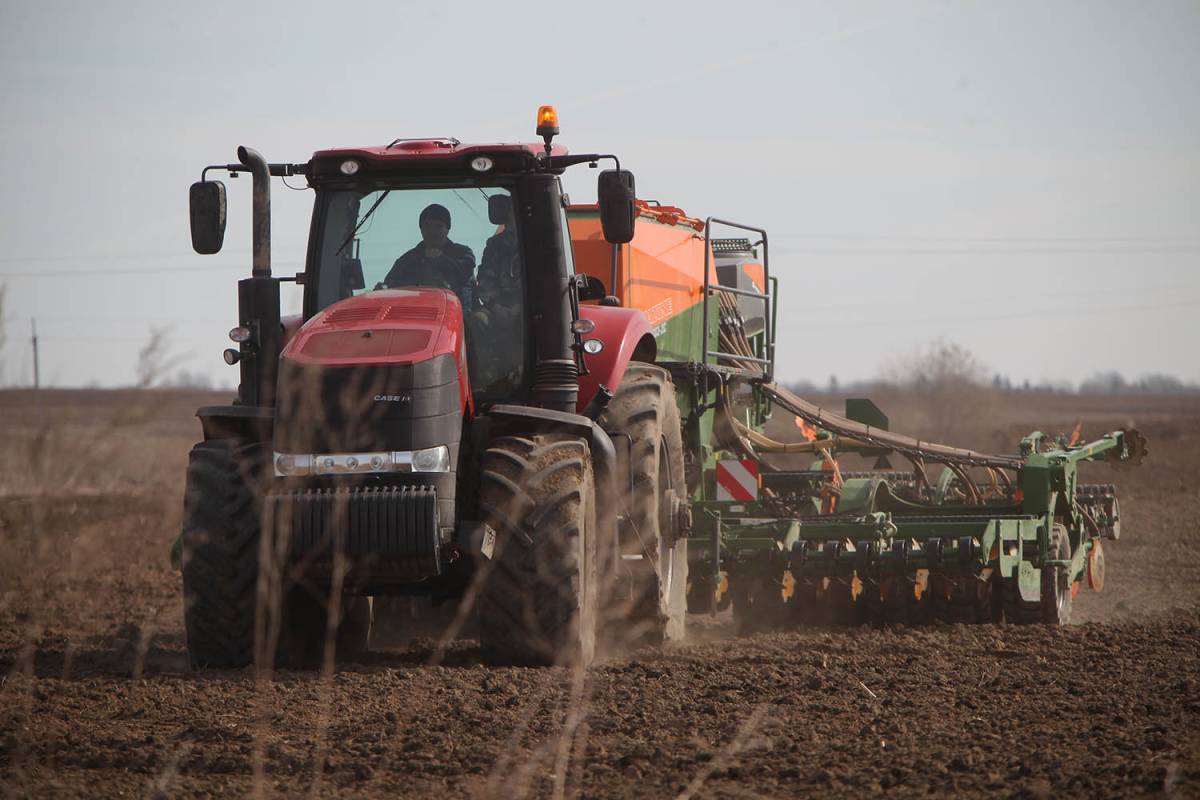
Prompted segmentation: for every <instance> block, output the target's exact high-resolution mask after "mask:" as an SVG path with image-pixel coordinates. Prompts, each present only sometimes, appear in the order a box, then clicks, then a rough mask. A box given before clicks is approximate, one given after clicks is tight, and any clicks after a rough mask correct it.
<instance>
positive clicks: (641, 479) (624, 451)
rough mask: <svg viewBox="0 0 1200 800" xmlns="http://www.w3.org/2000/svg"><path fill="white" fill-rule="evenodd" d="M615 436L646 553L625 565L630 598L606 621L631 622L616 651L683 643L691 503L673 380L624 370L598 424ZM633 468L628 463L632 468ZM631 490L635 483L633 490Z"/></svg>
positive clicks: (652, 370) (652, 371)
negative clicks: (685, 518)
mask: <svg viewBox="0 0 1200 800" xmlns="http://www.w3.org/2000/svg"><path fill="white" fill-rule="evenodd" d="M599 424H600V427H602V428H603V429H604V430H605V431H607V432H608V434H609V436H611V437H612V440H613V445H614V446H615V447H616V450H617V460H618V463H619V464H620V465H621V466H622V467H626V469H623V470H618V474H619V475H628V476H629V484H625V483H624V482H623V481H620V480H619V484H620V485H618V487H617V490H618V491H621V492H628V491H631V492H632V494H631V496H630V497H628V498H627V508H628V510H629V521H630V523H632V525H631V527H632V529H633V530H634V532H635V535H636V536H637V537H638V539H639V541H640V543H641V546H642V549H643V553H642V559H641V560H629V561H625V562H624V563H625V564H626V565H628V566H629V567H630V569H631V570H632V572H633V586H632V591H631V592H630V593H629V594H628V595H627V596H626V597H624V598H621V599H620V600H617V599H616V598H614V599H613V600H612V601H608V600H607V599H606V602H605V605H606V607H607V606H611V608H606V610H605V613H606V616H610V615H611V617H613V618H614V619H620V618H622V617H624V618H625V619H627V620H628V625H624V626H622V627H621V628H619V629H615V630H625V631H628V639H627V641H623V642H618V644H629V645H634V644H652V645H658V644H662V643H663V642H665V641H682V640H683V638H684V635H685V625H686V618H687V583H688V559H687V539H686V537H685V536H684V535H683V532H682V530H681V527H682V525H681V521H680V519H679V516H680V514H682V513H684V512H683V510H682V509H683V505H684V503H685V502H686V500H687V496H688V492H687V484H686V482H685V480H684V472H683V435H682V428H681V425H680V422H679V406H678V405H677V404H676V399H675V385H674V383H672V382H671V376H670V373H668V372H667V371H666V370H664V369H662V368H661V367H656V366H653V365H651V364H641V363H633V364H630V365H629V368H628V369H627V370H625V375H624V377H623V378H622V379H621V385H620V386H619V387H618V389H617V394H616V396H615V397H614V398H613V399H612V402H610V403H609V404H608V408H606V409H605V411H604V414H603V415H602V416H601V417H600V423H599ZM626 461H627V463H626ZM630 484H632V485H631V486H630Z"/></svg>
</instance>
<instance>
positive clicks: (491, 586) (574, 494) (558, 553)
mask: <svg viewBox="0 0 1200 800" xmlns="http://www.w3.org/2000/svg"><path fill="white" fill-rule="evenodd" d="M479 494H480V496H479V507H480V510H481V512H482V514H483V517H484V521H485V522H486V523H487V524H488V525H489V526H490V527H491V528H492V529H493V530H494V531H495V533H496V543H495V546H494V548H493V551H492V560H491V562H490V563H488V564H486V565H485V566H484V567H483V569H484V571H485V573H486V574H485V575H484V576H483V586H482V591H481V594H480V599H479V642H480V645H481V647H482V650H483V655H484V658H485V659H487V660H488V661H491V662H493V663H504V664H533V665H549V664H582V665H585V666H586V665H587V664H588V663H590V662H591V660H592V657H593V655H594V652H595V637H596V502H595V484H594V480H593V475H592V465H591V454H590V451H589V450H588V446H587V444H586V443H585V442H584V441H583V440H581V439H578V438H575V437H571V436H561V435H539V436H531V437H528V438H522V437H503V438H499V439H496V440H494V441H493V442H491V443H490V444H489V446H488V449H487V450H486V451H485V452H484V454H483V462H482V465H481V474H480V492H479Z"/></svg>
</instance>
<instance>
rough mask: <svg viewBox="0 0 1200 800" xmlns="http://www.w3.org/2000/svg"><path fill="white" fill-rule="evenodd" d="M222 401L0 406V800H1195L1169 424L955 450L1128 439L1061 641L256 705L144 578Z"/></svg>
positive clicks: (934, 635)
mask: <svg viewBox="0 0 1200 800" xmlns="http://www.w3.org/2000/svg"><path fill="white" fill-rule="evenodd" d="M223 399H224V398H213V397H211V396H205V395H196V394H187V393H166V392H154V393H133V392H130V393H118V392H42V393H41V395H40V396H36V397H35V396H34V395H33V394H32V393H27V392H6V393H0V437H2V438H0V441H3V442H4V445H3V450H0V470H2V471H0V791H3V792H4V793H6V794H11V795H13V796H44V797H64V796H79V797H97V796H102V797H108V796H112V797H116V796H125V797H129V796H142V795H160V796H164V797H168V796H169V797H179V796H184V797H186V796H213V795H220V796H229V795H241V794H249V793H258V794H262V795H275V796H285V797H292V796H297V795H305V794H311V795H313V796H345V797H383V796H405V797H407V796H414V797H446V796H493V795H499V796H535V797H542V796H556V795H558V796H583V797H661V796H676V795H683V796H711V797H755V796H780V797H791V796H798V795H799V796H862V795H864V794H878V793H887V794H890V795H895V796H912V795H930V794H936V795H938V796H953V795H984V794H987V795H991V794H1000V795H1006V796H1008V795H1015V796H1045V797H1049V796H1072V797H1096V796H1160V795H1166V796H1169V797H1197V796H1200V589H1198V588H1197V580H1196V578H1195V574H1194V573H1195V572H1196V566H1195V565H1196V563H1197V559H1196V555H1195V554H1196V546H1197V542H1196V539H1197V535H1198V533H1200V531H1198V523H1197V520H1200V488H1198V487H1200V402H1197V400H1196V399H1194V398H1192V399H1188V398H1183V399H1170V398H1120V397H1118V398H1079V397H1073V396H1049V397H1036V396H1022V395H1005V396H1001V397H999V398H997V400H996V402H997V403H998V404H999V407H1000V408H1002V409H1003V413H994V414H992V415H990V416H989V417H988V419H987V421H986V422H983V421H976V422H975V424H974V428H973V429H971V430H970V431H968V440H966V441H962V440H958V441H956V442H955V443H960V442H961V443H962V444H964V445H969V446H977V447H985V448H988V449H998V448H1000V447H1005V448H1006V449H1008V450H1011V449H1012V448H1013V446H1014V445H1015V442H1016V440H1017V438H1019V436H1020V435H1021V434H1023V433H1025V432H1028V430H1031V429H1034V428H1040V429H1042V430H1047V431H1051V432H1055V433H1057V432H1059V431H1070V430H1071V428H1072V427H1073V426H1074V424H1075V423H1076V422H1078V421H1080V420H1082V421H1083V423H1084V432H1085V435H1086V434H1099V433H1102V432H1104V431H1106V430H1110V429H1113V428H1118V427H1124V426H1125V425H1126V424H1128V423H1129V422H1130V421H1132V422H1134V423H1136V424H1137V425H1138V427H1139V428H1140V429H1141V430H1142V431H1143V433H1145V434H1146V436H1147V438H1148V439H1149V441H1150V450H1151V454H1150V457H1149V459H1148V460H1147V462H1146V463H1145V464H1144V465H1143V466H1142V467H1141V468H1139V469H1136V470H1131V471H1127V472H1119V473H1116V472H1111V471H1110V470H1109V469H1108V468H1107V467H1103V466H1100V465H1096V466H1095V467H1094V468H1092V469H1089V470H1088V471H1087V474H1086V475H1085V477H1086V478H1087V479H1088V480H1092V481H1104V482H1115V483H1117V484H1118V486H1119V492H1120V497H1121V503H1122V509H1123V511H1124V530H1123V536H1122V539H1121V540H1120V541H1119V542H1115V543H1109V546H1108V548H1107V551H1106V552H1107V554H1108V584H1107V586H1106V587H1105V590H1104V592H1103V593H1101V594H1094V593H1090V592H1086V591H1085V592H1083V593H1081V594H1080V596H1079V598H1078V599H1077V601H1076V607H1075V620H1076V624H1072V625H1071V626H1068V627H1066V628H1061V629H1050V628H1041V627H1032V628H1025V627H1015V626H1010V625H984V626H971V627H968V626H962V625H944V626H936V627H929V628H921V629H910V628H886V629H868V628H863V629H851V630H819V629H818V630H806V631H800V632H794V633H793V632H788V633H775V634H761V635H756V636H752V637H746V638H737V637H734V636H733V635H732V626H731V624H730V621H729V620H728V619H725V618H723V617H717V618H708V617H701V618H696V619H694V620H693V623H694V624H693V625H692V632H693V636H692V640H693V643H692V644H689V645H686V646H683V647H678V648H674V649H670V650H668V651H665V652H658V651H642V652H637V653H633V654H629V655H626V656H622V657H620V658H618V659H613V660H609V661H606V662H604V663H601V664H599V665H598V666H596V667H594V668H593V669H591V670H589V671H587V672H586V673H583V672H572V671H568V670H563V669H514V668H504V669H500V668H493V667H486V666H484V665H482V664H481V663H480V660H479V658H478V652H477V649H476V648H475V646H474V645H473V643H472V642H470V641H463V642H459V643H455V644H454V645H452V646H451V648H450V650H449V651H448V652H446V653H445V654H444V656H443V657H442V658H441V659H440V662H439V663H437V665H432V664H431V663H430V662H431V656H432V655H433V654H434V650H433V645H432V643H431V642H428V641H421V640H418V641H415V642H413V643H411V644H410V646H409V647H408V648H406V649H399V650H395V651H382V652H377V653H373V654H371V656H370V657H369V658H368V659H366V660H365V661H363V662H361V663H355V664H349V665H340V666H339V667H338V668H337V669H336V670H334V671H333V672H332V674H326V675H322V674H320V673H305V672H278V673H276V674H275V675H274V677H273V678H271V679H264V678H261V677H258V676H256V675H255V674H254V672H253V671H252V670H246V671H241V672H225V673H223V672H204V673H194V672H191V671H190V670H189V669H188V667H187V657H186V651H185V646H184V639H183V630H182V620H181V615H182V605H181V600H180V588H179V575H178V573H177V572H176V571H174V570H173V569H172V567H171V565H170V562H169V558H168V548H169V546H170V542H171V540H172V539H173V538H174V536H175V533H176V531H177V529H178V523H179V516H180V509H181V498H182V478H183V473H184V466H185V464H186V459H187V451H188V448H189V447H190V444H191V442H192V441H193V440H194V439H195V438H197V437H198V435H199V426H198V425H197V423H196V422H195V420H194V419H193V418H192V416H191V415H192V412H193V410H194V409H195V407H196V406H198V405H203V404H208V403H212V402H221V401H222V400H223ZM884 405H885V408H887V405H886V404H884ZM895 408H898V409H899V411H895V410H893V409H895ZM893 409H889V410H891V411H892V418H893V423H894V425H893V427H895V428H897V429H901V430H911V431H912V432H914V433H921V431H920V430H914V429H913V428H907V429H906V428H905V427H904V416H905V415H904V413H903V405H902V404H901V403H899V402H898V401H897V405H896V406H894V407H893ZM910 419H911V421H912V422H911V424H912V425H914V426H916V427H918V428H919V426H920V424H921V423H920V420H919V419H918V418H917V417H916V416H915V415H913V416H911V417H910ZM972 437H973V438H972Z"/></svg>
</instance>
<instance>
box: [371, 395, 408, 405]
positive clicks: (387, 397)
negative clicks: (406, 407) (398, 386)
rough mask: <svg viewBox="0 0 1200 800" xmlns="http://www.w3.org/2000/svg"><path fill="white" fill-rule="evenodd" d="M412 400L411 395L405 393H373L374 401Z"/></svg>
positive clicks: (403, 401)
mask: <svg viewBox="0 0 1200 800" xmlns="http://www.w3.org/2000/svg"><path fill="white" fill-rule="evenodd" d="M410 400H412V397H411V396H410V395H407V394H377V395H375V402H376V403H407V402H408V401H410Z"/></svg>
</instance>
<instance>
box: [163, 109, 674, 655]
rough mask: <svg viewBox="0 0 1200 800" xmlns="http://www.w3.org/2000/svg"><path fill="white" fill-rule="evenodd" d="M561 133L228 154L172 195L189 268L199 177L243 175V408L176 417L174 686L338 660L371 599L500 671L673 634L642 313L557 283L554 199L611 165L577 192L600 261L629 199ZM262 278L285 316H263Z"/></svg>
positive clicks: (356, 645)
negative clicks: (430, 622) (598, 239)
mask: <svg viewBox="0 0 1200 800" xmlns="http://www.w3.org/2000/svg"><path fill="white" fill-rule="evenodd" d="M557 125H558V123H557V117H556V115H555V114H554V111H553V109H552V108H550V107H543V108H542V109H541V110H539V116H538V129H537V132H538V134H539V135H540V136H542V138H543V143H538V144H481V145H465V144H462V143H460V142H459V141H457V140H455V139H418V140H406V139H397V140H395V141H393V142H391V143H390V144H387V145H384V146H378V147H361V148H348V149H337V150H323V151H320V152H317V153H315V154H313V156H312V158H311V159H310V160H309V161H308V162H306V163H303V164H269V163H267V162H266V161H265V160H264V159H263V158H262V156H260V155H259V154H258V153H256V152H255V151H253V150H251V149H249V148H244V147H242V148H239V149H238V163H236V164H225V165H217V166H212V167H208V168H206V169H205V171H204V174H202V176H201V177H202V180H201V181H200V182H199V183H196V184H194V185H193V186H192V188H191V194H190V200H191V225H192V242H193V247H194V248H195V249H196V251H197V252H199V253H215V252H217V251H218V250H219V249H220V247H221V244H222V240H223V237H224V227H225V190H224V186H223V184H221V183H220V182H217V181H210V180H207V179H206V175H207V172H208V171H209V170H213V169H216V170H225V171H228V172H229V173H231V174H232V175H234V176H236V175H237V174H238V173H239V172H249V173H250V174H251V175H252V177H253V213H254V223H253V248H254V251H253V271H252V274H251V277H249V278H246V279H243V280H241V281H239V283H238V305H239V322H238V325H237V327H236V328H234V329H233V330H232V331H231V332H230V336H231V338H232V339H233V340H234V341H235V342H236V343H237V347H236V349H234V348H231V349H229V350H227V351H226V352H225V360H226V362H227V363H229V364H231V365H232V364H238V365H240V369H241V383H240V386H239V388H238V394H237V397H236V399H235V400H234V401H233V403H232V404H231V405H228V406H213V407H205V408H201V409H200V410H199V411H198V416H199V417H200V420H201V423H202V427H203V432H204V441H202V442H200V443H199V444H197V445H196V446H195V447H194V448H193V450H192V453H191V460H190V465H189V467H188V474H187V490H186V496H185V503H184V506H185V514H184V522H183V530H182V535H181V539H182V568H183V591H184V598H185V623H186V631H187V642H188V651H189V654H190V657H191V661H192V663H193V665H194V666H197V667H222V668H231V667H239V666H243V665H246V664H249V663H251V662H254V661H258V662H259V663H268V664H269V663H274V662H276V661H278V662H280V663H288V664H297V665H301V666H305V665H312V664H315V663H318V662H319V661H320V660H321V658H322V657H323V656H324V655H327V654H329V653H331V652H336V653H337V654H338V655H339V656H347V655H353V654H354V653H355V652H357V651H361V650H363V649H365V647H366V645H367V640H368V632H369V629H370V625H371V605H372V604H371V602H370V598H373V597H386V596H426V597H429V598H432V600H433V602H434V603H442V602H446V601H450V602H452V603H453V602H455V601H457V602H458V603H459V607H460V608H461V609H462V615H463V617H466V616H467V615H468V614H469V615H472V616H474V615H477V616H476V617H475V618H476V620H477V622H478V630H479V638H480V644H481V647H482V651H483V654H484V656H485V658H487V659H489V660H491V661H495V662H500V663H527V664H552V663H567V662H570V663H587V662H588V661H589V660H590V659H591V658H592V656H593V652H594V647H595V640H596V631H597V625H598V622H597V620H598V617H599V616H601V615H602V611H603V610H604V609H607V610H609V611H611V610H612V609H614V608H619V610H620V613H621V614H622V619H623V620H626V621H628V623H629V624H627V625H623V626H622V629H623V630H634V631H636V638H637V639H638V640H639V641H645V640H647V639H649V640H655V641H661V640H663V639H665V638H671V637H678V636H682V633H683V618H684V614H685V600H684V598H685V592H686V581H687V558H686V553H685V550H684V548H685V547H686V544H685V541H686V527H687V525H686V520H687V518H688V515H687V506H686V502H684V500H685V498H686V491H685V490H684V488H683V487H684V479H683V453H682V446H681V444H680V429H679V428H680V426H679V417H678V410H677V407H676V401H675V395H674V387H673V385H672V382H671V378H670V376H669V375H668V373H667V372H666V371H665V370H662V369H659V368H657V367H655V366H653V361H654V357H655V349H656V348H655V340H654V336H653V334H652V333H651V330H650V327H649V325H648V323H647V321H646V319H645V317H644V316H643V314H642V313H641V312H639V311H635V310H632V309H627V308H621V307H619V305H618V304H617V302H616V299H615V298H613V297H611V296H608V295H607V293H606V291H605V288H604V286H603V285H602V283H601V282H600V281H599V280H597V279H596V278H593V277H588V276H585V275H579V274H576V272H575V270H574V265H573V258H572V248H571V240H570V236H569V233H568V228H567V222H566V206H565V198H564V195H563V193H562V190H561V186H560V181H559V176H560V175H561V174H562V173H563V171H564V170H565V169H567V168H568V167H570V166H572V165H577V164H589V165H590V166H592V167H595V166H596V165H597V162H599V161H600V160H604V159H610V160H612V161H614V162H615V163H616V169H613V170H607V171H603V172H601V173H600V174H599V181H598V194H599V203H600V212H601V218H602V223H603V230H604V236H605V239H606V240H607V241H608V242H609V243H611V246H612V247H613V250H614V258H615V257H616V254H617V252H618V250H619V248H620V246H621V244H622V243H627V242H629V241H630V239H631V237H632V235H633V220H634V214H635V207H634V193H633V176H632V174H630V173H629V172H628V171H624V170H621V168H620V164H619V162H617V160H616V158H615V157H614V156H609V155H601V154H584V155H568V154H567V152H566V150H565V149H563V148H560V147H557V146H554V145H552V139H553V137H554V136H555V135H556V134H557V133H558V127H557ZM291 175H303V176H304V177H305V178H306V179H307V181H308V185H309V187H310V188H311V189H312V190H313V192H314V195H315V197H314V204H313V215H312V224H311V229H310V232H309V239H308V242H309V243H308V256H307V262H306V265H305V269H304V272H302V273H300V274H299V275H296V276H294V277H291V276H289V277H278V276H275V275H273V274H272V272H271V255H270V253H271V243H270V187H269V183H270V178H271V177H272V176H280V177H282V176H291ZM285 280H286V281H292V280H294V281H296V282H298V283H300V284H301V285H302V286H303V291H304V304H303V314H302V315H301V317H300V318H286V319H281V317H280V300H279V284H280V282H281V281H285ZM581 301H599V302H598V303H589V304H587V305H584V304H581ZM585 334H586V337H587V339H588V340H589V341H588V346H587V348H586V352H585V347H584V345H583V336H584V335H585Z"/></svg>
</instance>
